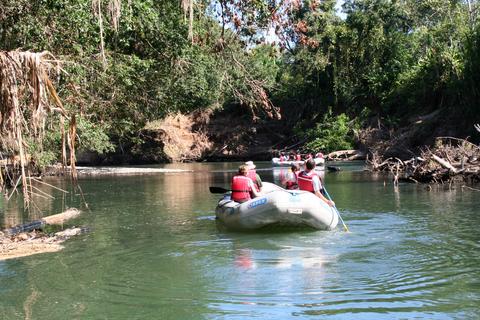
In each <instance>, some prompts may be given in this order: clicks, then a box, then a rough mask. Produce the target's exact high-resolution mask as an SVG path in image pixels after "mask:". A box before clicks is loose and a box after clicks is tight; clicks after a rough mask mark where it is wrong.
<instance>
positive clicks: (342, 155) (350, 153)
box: [326, 149, 365, 160]
mask: <svg viewBox="0 0 480 320" xmlns="http://www.w3.org/2000/svg"><path fill="white" fill-rule="evenodd" d="M326 158H327V160H335V159H346V160H359V159H362V158H363V159H365V154H364V153H363V152H361V151H360V150H353V149H352V150H338V151H334V152H330V153H329V154H327V156H326ZM349 158H351V159H349Z"/></svg>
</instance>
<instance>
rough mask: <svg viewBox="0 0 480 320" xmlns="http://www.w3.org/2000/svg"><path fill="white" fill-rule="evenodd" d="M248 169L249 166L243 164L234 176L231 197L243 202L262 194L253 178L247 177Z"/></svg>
mask: <svg viewBox="0 0 480 320" xmlns="http://www.w3.org/2000/svg"><path fill="white" fill-rule="evenodd" d="M248 171H249V170H248V166H246V165H244V164H243V165H241V166H240V167H239V168H238V174H237V175H235V176H233V178H232V184H231V189H232V195H231V198H232V200H233V201H235V202H240V203H242V202H246V201H248V200H250V199H252V197H253V198H255V197H259V196H260V192H258V191H257V188H256V187H255V185H254V183H253V181H252V179H250V178H249V177H247V175H248Z"/></svg>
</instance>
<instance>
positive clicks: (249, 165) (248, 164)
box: [245, 161, 257, 169]
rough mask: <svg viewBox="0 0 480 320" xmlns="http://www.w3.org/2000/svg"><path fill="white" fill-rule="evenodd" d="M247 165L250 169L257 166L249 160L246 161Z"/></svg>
mask: <svg viewBox="0 0 480 320" xmlns="http://www.w3.org/2000/svg"><path fill="white" fill-rule="evenodd" d="M245 165H246V166H247V167H248V169H255V168H256V167H257V166H256V165H254V164H253V161H247V162H245Z"/></svg>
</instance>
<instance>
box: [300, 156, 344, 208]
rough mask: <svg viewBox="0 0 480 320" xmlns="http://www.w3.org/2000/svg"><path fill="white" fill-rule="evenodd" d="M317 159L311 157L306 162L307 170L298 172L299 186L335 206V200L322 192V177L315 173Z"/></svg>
mask: <svg viewBox="0 0 480 320" xmlns="http://www.w3.org/2000/svg"><path fill="white" fill-rule="evenodd" d="M314 169H315V161H314V160H313V159H309V160H307V161H306V163H305V170H303V171H302V172H300V173H299V174H298V188H299V189H300V190H305V191H310V192H312V193H314V194H315V195H316V196H317V197H319V198H320V199H322V200H323V201H325V202H326V203H327V204H328V205H329V206H331V207H333V206H335V202H333V201H331V200H328V199H327V198H325V196H324V195H323V194H322V192H321V191H322V189H323V186H322V182H321V181H320V177H319V176H318V175H317V174H316V173H315V170H314Z"/></svg>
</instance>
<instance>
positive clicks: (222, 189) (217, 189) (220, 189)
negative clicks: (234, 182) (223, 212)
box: [209, 187, 232, 193]
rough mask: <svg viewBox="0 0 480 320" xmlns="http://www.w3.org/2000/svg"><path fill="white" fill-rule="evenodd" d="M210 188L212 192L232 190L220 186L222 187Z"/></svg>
mask: <svg viewBox="0 0 480 320" xmlns="http://www.w3.org/2000/svg"><path fill="white" fill-rule="evenodd" d="M209 189H210V192H211V193H225V192H228V191H232V190H228V189H225V188H220V187H210V188H209Z"/></svg>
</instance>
